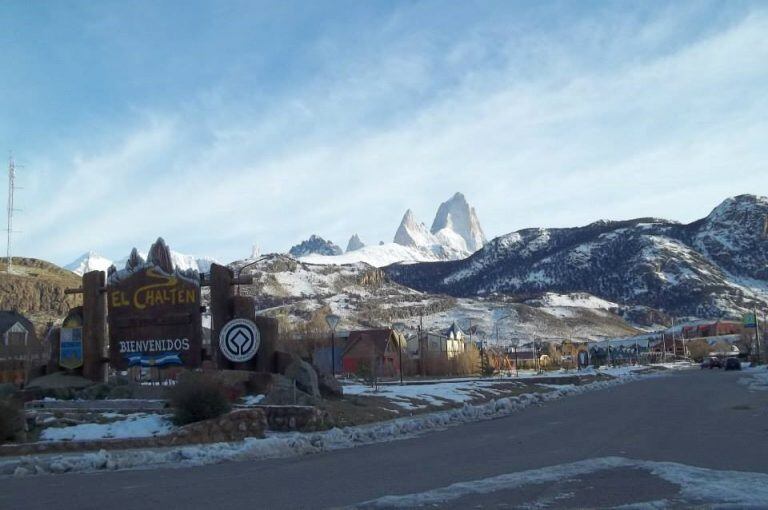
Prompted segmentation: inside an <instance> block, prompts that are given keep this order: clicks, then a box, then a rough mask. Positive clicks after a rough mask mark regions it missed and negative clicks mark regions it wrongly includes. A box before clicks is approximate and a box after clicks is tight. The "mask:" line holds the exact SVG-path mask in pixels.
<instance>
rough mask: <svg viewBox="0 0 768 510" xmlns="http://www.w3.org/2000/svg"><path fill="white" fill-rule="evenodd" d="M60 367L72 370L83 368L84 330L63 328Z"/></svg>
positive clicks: (60, 342)
mask: <svg viewBox="0 0 768 510" xmlns="http://www.w3.org/2000/svg"><path fill="white" fill-rule="evenodd" d="M59 338H60V341H59V365H61V366H62V367H64V368H68V369H70V370H74V369H75V368H78V367H81V366H83V328H61V336H60V337H59Z"/></svg>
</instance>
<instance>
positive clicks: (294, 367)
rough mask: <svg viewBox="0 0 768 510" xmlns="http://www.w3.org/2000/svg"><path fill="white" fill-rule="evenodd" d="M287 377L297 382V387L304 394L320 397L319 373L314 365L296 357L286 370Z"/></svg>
mask: <svg viewBox="0 0 768 510" xmlns="http://www.w3.org/2000/svg"><path fill="white" fill-rule="evenodd" d="M285 376H286V377H288V378H290V379H293V380H294V381H296V386H297V387H298V389H300V390H301V391H303V392H304V393H307V394H309V395H311V396H312V397H315V398H319V397H320V388H319V386H318V380H317V372H315V369H314V367H313V366H312V365H310V364H309V363H307V362H306V361H304V360H302V359H301V358H299V357H298V356H294V357H293V361H292V362H291V364H290V365H288V367H287V368H286V369H285Z"/></svg>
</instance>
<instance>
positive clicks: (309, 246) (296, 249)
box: [288, 234, 343, 258]
mask: <svg viewBox="0 0 768 510" xmlns="http://www.w3.org/2000/svg"><path fill="white" fill-rule="evenodd" d="M288 253H289V254H290V255H291V256H293V257H296V258H300V257H306V256H308V255H341V254H342V253H343V252H342V251H341V248H339V247H338V246H336V245H335V244H333V243H332V242H331V241H326V240H325V239H323V238H322V237H320V236H316V235H314V234H313V235H311V236H309V239H307V240H306V241H302V242H301V243H299V244H297V245H295V246H293V247H292V248H291V249H290V250H288Z"/></svg>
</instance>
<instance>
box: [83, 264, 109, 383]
mask: <svg viewBox="0 0 768 510" xmlns="http://www.w3.org/2000/svg"><path fill="white" fill-rule="evenodd" d="M104 284H105V274H104V271H91V272H89V273H85V274H84V275H83V377H85V378H87V379H91V380H92V381H103V380H104V360H103V358H104V343H105V338H106V335H107V299H106V294H105V292H104Z"/></svg>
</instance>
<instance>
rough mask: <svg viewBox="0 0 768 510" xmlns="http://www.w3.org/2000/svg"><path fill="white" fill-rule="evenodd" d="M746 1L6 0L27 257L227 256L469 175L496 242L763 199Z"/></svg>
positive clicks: (393, 223)
mask: <svg viewBox="0 0 768 510" xmlns="http://www.w3.org/2000/svg"><path fill="white" fill-rule="evenodd" d="M766 33H768V7H766V5H765V4H764V3H760V2H756V3H754V2H739V1H727V2H706V1H696V2H690V3H687V2H649V1H642V2H629V1H616V2H589V1H579V2H573V1H567V2H532V1H528V2H513V1H500V2H492V1H483V2H471V1H462V2H428V1H427V2H419V1H406V2H392V1H359V0H354V1H328V2H286V1H280V2H277V1H273V2H257V1H245V2H236V1H229V2H190V1H185V2H172V1H161V2H158V1H147V2H141V1H133V2H106V1H101V2H92V1H84V2H71V1H57V2H53V1H50V2H27V1H18V2H14V1H5V2H3V3H2V4H0V69H2V79H0V148H1V149H3V151H4V152H5V153H6V154H7V153H8V151H13V154H14V156H15V158H16V160H17V161H18V162H19V163H21V164H23V165H24V167H23V168H22V169H20V171H19V177H18V180H19V183H20V185H22V186H23V187H24V189H23V190H20V191H19V193H18V195H17V203H18V206H19V207H20V208H22V209H23V211H22V212H21V213H19V214H18V215H17V225H18V228H19V229H21V230H22V231H23V232H22V233H21V234H19V235H18V236H16V241H15V243H16V249H15V252H16V253H17V254H22V255H27V256H34V257H38V258H43V259H47V260H51V261H54V262H57V263H61V264H64V263H67V262H69V261H71V260H72V259H74V258H75V257H77V256H78V255H79V254H81V253H82V252H84V251H87V250H95V251H97V252H99V253H102V254H103V255H106V256H109V257H113V258H120V257H124V256H126V255H127V253H128V251H129V250H130V248H131V247H133V246H137V247H139V248H140V249H146V248H147V247H148V246H149V244H150V243H151V241H152V240H153V239H154V238H156V237H157V236H158V235H162V236H164V237H165V238H166V240H167V241H168V243H169V244H170V245H171V247H172V248H174V249H176V250H178V251H181V252H184V253H193V254H198V255H210V256H214V257H216V258H218V259H219V260H221V261H229V260H233V259H235V258H240V257H244V256H247V255H248V254H249V253H250V247H251V245H252V244H253V243H257V244H259V245H260V247H261V248H262V251H286V250H287V249H288V248H289V247H290V246H291V245H292V244H295V243H296V242H298V241H300V240H302V239H304V238H306V237H308V236H309V235H310V234H312V233H316V234H319V235H322V236H324V237H326V238H330V239H332V240H333V241H335V242H336V243H338V244H340V245H342V246H344V245H345V244H346V241H347V239H348V238H349V236H350V235H351V234H353V233H358V234H359V235H360V236H361V238H362V239H363V241H364V242H366V243H376V242H378V241H379V240H384V241H391V239H392V236H393V235H394V231H395V229H396V228H397V225H398V223H399V221H400V219H401V217H402V214H403V212H404V211H405V210H406V209H407V208H411V209H413V211H414V212H415V214H416V216H417V217H418V218H419V219H421V221H424V222H426V223H427V224H430V223H431V221H432V217H433V215H434V213H435V211H436V209H437V206H438V205H439V203H440V202H441V201H444V200H446V199H447V198H449V197H450V196H451V195H452V194H453V193H454V192H455V191H462V192H463V193H464V194H465V195H466V196H467V198H468V200H469V201H470V203H472V204H473V205H474V206H475V207H476V209H477V212H478V215H479V217H480V221H481V223H482V224H483V227H484V228H485V230H486V233H487V234H488V236H489V237H493V236H496V235H501V234H505V233H508V232H511V231H513V230H517V229H520V228H526V227H532V226H547V227H559V226H575V225H581V224H586V223H589V222H592V221H594V220H596V219H600V218H609V219H626V218H631V217H639V216H660V217H667V218H671V219H676V220H679V221H691V220H694V219H697V218H699V217H702V216H704V215H706V214H707V213H708V212H709V211H710V210H711V209H712V208H713V207H715V206H716V205H717V204H718V203H719V202H720V201H722V200H723V199H724V198H726V197H728V196H731V195H735V194H739V193H757V194H766V193H768V168H766V167H767V166H768V164H766V161H768V143H766V140H768V122H766V119H768V87H766V85H765V84H766V83H768V39H767V38H766V37H765V34H766Z"/></svg>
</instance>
